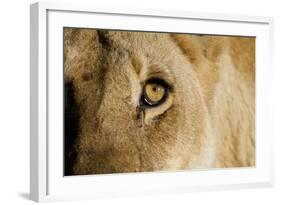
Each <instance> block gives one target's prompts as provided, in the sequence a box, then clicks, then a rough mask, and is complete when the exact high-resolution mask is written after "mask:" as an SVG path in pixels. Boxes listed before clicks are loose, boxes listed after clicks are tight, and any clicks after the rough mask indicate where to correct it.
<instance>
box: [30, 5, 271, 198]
mask: <svg viewBox="0 0 281 205" xmlns="http://www.w3.org/2000/svg"><path fill="white" fill-rule="evenodd" d="M30 17H31V19H30V22H31V24H30V25H31V27H30V28H31V32H30V48H31V49H30V50H31V61H30V62H31V63H30V64H31V72H30V77H31V86H30V89H31V98H30V101H31V105H30V106H31V136H30V137H31V140H30V145H31V146H30V149H31V150H30V161H31V163H30V164H31V171H30V180H31V181H30V197H31V199H32V200H34V201H52V200H70V199H81V198H97V197H113V196H122V195H125V196H126V195H127V196H128V195H137V194H151V193H156V194H157V193H174V192H187V191H204V190H223V189H233V188H251V187H267V186H272V183H273V175H272V173H273V163H272V162H273V161H272V144H273V139H272V125H271V115H270V113H269V112H268V110H267V108H268V106H269V94H268V90H269V89H270V86H271V84H270V81H271V78H272V46H273V42H272V41H273V39H272V24H273V20H272V19H271V18H269V17H252V16H235V15H222V14H211V13H210V14H206V13H193V12H183V11H181V12H180V11H174V12H173V11H153V10H133V9H111V8H96V7H95V6H94V5H80V4H77V5H75V4H61V3H36V4H32V5H31V15H30Z"/></svg>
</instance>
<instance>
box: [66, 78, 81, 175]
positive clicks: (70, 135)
mask: <svg viewBox="0 0 281 205" xmlns="http://www.w3.org/2000/svg"><path fill="white" fill-rule="evenodd" d="M78 120H79V112H78V106H77V103H76V102H75V99H74V88H73V83H72V82H65V83H64V175H65V176H69V175H73V164H74V161H75V159H76V156H77V153H76V151H75V149H74V144H75V139H76V138H77V133H78V128H79V126H78V123H79V122H78Z"/></svg>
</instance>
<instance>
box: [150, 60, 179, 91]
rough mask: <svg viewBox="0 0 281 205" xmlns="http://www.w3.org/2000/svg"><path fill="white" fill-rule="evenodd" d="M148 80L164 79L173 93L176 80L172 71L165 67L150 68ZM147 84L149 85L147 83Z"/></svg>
mask: <svg viewBox="0 0 281 205" xmlns="http://www.w3.org/2000/svg"><path fill="white" fill-rule="evenodd" d="M147 79H148V80H149V79H162V80H163V81H164V82H165V83H166V84H167V85H168V86H169V89H170V91H173V84H174V82H175V79H174V77H173V74H172V73H171V71H170V70H169V69H167V68H165V67H164V66H163V67H162V68H160V66H155V65H154V66H150V67H149V69H148V73H147ZM148 80H146V82H145V83H147V81H148Z"/></svg>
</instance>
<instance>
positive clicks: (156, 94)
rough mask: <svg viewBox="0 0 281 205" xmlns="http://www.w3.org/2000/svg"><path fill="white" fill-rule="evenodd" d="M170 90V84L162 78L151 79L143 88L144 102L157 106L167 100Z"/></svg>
mask: <svg viewBox="0 0 281 205" xmlns="http://www.w3.org/2000/svg"><path fill="white" fill-rule="evenodd" d="M167 92H168V85H167V83H165V81H163V80H161V79H150V80H148V81H147V82H146V84H145V85H144V88H143V94H142V102H141V103H142V104H143V105H147V106H157V105H159V104H161V103H162V102H164V101H165V99H166V97H167Z"/></svg>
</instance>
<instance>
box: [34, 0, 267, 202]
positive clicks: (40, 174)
mask: <svg viewBox="0 0 281 205" xmlns="http://www.w3.org/2000/svg"><path fill="white" fill-rule="evenodd" d="M113 17H114V18H113ZM97 19H98V20H97ZM194 22H196V26H194V25H195V24H194ZM155 25H157V26H155ZM182 25H189V29H188V30H187V28H186V27H185V26H182ZM65 26H68V27H86V28H106V29H113V30H114V29H118V30H120V29H121V30H126V29H127V30H146V31H166V32H169V31H170V32H183V33H184V32H189V33H201V34H202V33H203V34H204V33H208V34H220V35H242V36H255V37H256V38H257V44H256V45H257V46H256V47H257V48H256V67H257V73H256V82H257V84H256V92H257V96H256V102H257V104H256V106H257V108H256V109H257V110H256V111H257V116H256V133H257V134H256V135H257V138H256V139H257V145H256V146H257V147H256V150H257V151H256V156H257V158H256V161H257V163H256V166H255V167H254V168H235V169H218V170H208V171H203V170H202V171H200V170H199V171H178V172H171V173H159V172H156V173H137V174H135V173H131V174H112V175H98V176H95V175H92V176H71V177H64V176H63V172H62V166H63V161H62V160H63V146H62V143H63V141H62V139H63V137H62V110H63V107H62V106H63V103H62V96H63V90H62V75H63V70H62V69H56V70H54V69H52V68H53V67H56V68H58V67H59V68H62V66H63V63H62V62H63V61H62V55H63V53H62V47H63V44H62V28H63V27H65ZM272 29H273V19H272V18H270V17H257V16H240V15H239V16H236V15H225V14H213V13H196V12H184V11H155V10H139V9H121V8H119V9H116V8H96V7H95V5H85V4H71V3H47V2H40V3H35V4H32V5H31V9H30V79H31V80H30V119H31V127H30V198H31V200H34V201H37V202H41V201H53V200H71V199H86V198H88V199H89V198H98V197H114V196H126V195H127V196H128V195H139V194H151V193H152V194H157V193H175V192H189V191H208V190H224V189H236V188H252V187H270V186H273V159H272V158H273V153H272V152H273V151H272V150H273V133H272V132H273V131H272V130H273V129H272V123H271V113H269V112H267V110H266V107H267V106H269V105H270V103H269V100H270V99H269V96H268V92H267V90H269V89H270V88H271V87H270V86H271V79H272V75H273V73H272V69H273V64H272V62H273V60H272V50H273V36H272V35H273V32H272ZM261 57H262V58H261ZM54 137H55V138H54ZM187 182H188V183H187Z"/></svg>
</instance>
